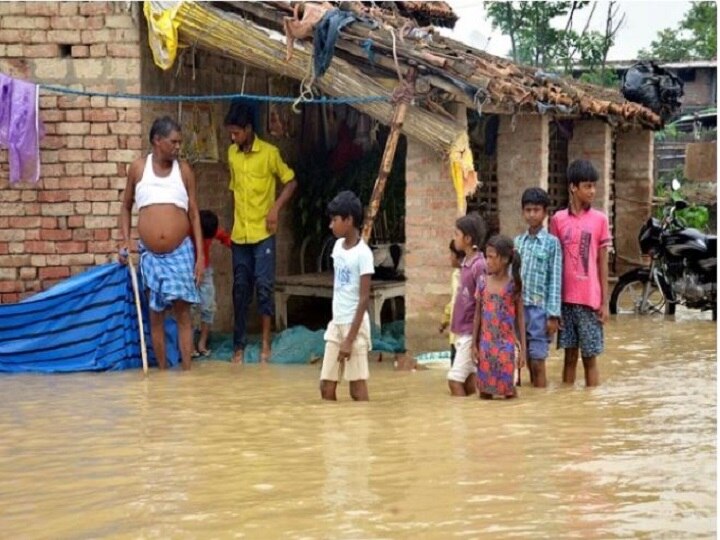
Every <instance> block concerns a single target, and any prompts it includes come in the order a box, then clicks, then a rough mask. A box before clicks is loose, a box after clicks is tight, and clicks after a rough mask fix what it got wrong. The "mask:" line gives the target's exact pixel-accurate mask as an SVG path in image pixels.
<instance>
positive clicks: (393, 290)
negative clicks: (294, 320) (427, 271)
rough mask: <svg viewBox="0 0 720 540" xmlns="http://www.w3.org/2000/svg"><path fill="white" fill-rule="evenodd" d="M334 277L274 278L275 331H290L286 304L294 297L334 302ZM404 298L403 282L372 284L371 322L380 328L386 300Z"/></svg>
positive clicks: (303, 275)
mask: <svg viewBox="0 0 720 540" xmlns="http://www.w3.org/2000/svg"><path fill="white" fill-rule="evenodd" d="M332 295H333V274H332V272H320V273H316V274H299V275H296V276H283V277H280V276H278V277H277V278H275V327H276V329H277V330H282V329H284V328H287V322H288V319H287V302H288V298H290V297H291V296H309V297H312V298H332ZM398 296H405V282H404V281H388V280H377V281H375V280H373V281H371V282H370V308H369V311H370V320H371V322H372V323H373V324H375V325H376V326H377V327H378V328H380V311H381V310H382V306H383V304H384V303H385V300H389V299H391V298H397V297H398Z"/></svg>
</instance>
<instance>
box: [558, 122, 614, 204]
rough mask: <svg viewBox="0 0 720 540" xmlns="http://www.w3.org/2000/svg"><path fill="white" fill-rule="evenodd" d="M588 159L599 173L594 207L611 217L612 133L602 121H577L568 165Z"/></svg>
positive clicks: (569, 148) (569, 150)
mask: <svg viewBox="0 0 720 540" xmlns="http://www.w3.org/2000/svg"><path fill="white" fill-rule="evenodd" d="M576 159H587V160H590V161H591V162H592V164H593V165H594V166H595V168H596V169H597V172H598V177H599V178H598V183H597V188H596V189H597V191H596V193H595V202H594V203H593V206H594V207H595V208H597V209H598V210H602V211H603V212H605V213H606V214H607V215H610V176H611V167H612V131H611V129H610V126H609V125H607V124H606V123H604V122H602V121H600V120H576V121H575V124H574V126H573V135H572V138H571V139H570V142H569V144H568V163H572V162H573V161H574V160H576Z"/></svg>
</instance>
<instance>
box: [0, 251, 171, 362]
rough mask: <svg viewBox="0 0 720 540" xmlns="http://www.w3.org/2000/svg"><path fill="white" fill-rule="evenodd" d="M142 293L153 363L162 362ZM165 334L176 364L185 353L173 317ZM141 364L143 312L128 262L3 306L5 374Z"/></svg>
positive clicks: (0, 340) (0, 345)
mask: <svg viewBox="0 0 720 540" xmlns="http://www.w3.org/2000/svg"><path fill="white" fill-rule="evenodd" d="M138 280H141V276H140V275H139V273H138ZM140 290H142V283H141V282H140ZM140 296H141V298H142V302H143V326H144V329H145V342H146V345H147V351H148V362H149V363H150V365H156V361H155V356H154V354H153V350H152V342H151V340H150V325H149V321H148V311H147V309H148V308H147V302H146V300H145V295H144V294H141V295H140ZM165 334H166V354H167V359H168V364H169V365H171V366H173V365H176V364H177V363H178V360H179V351H178V349H177V327H176V326H175V321H173V320H172V319H170V318H168V319H167V322H166V325H165ZM141 365H142V360H141V357H140V334H139V330H138V321H137V310H136V307H135V300H134V295H133V290H132V282H131V280H130V275H129V268H128V267H126V266H123V265H121V264H118V263H109V264H105V265H101V266H97V267H95V268H92V269H90V270H88V271H86V272H83V273H82V274H78V275H76V276H73V277H71V278H70V279H67V280H65V281H62V282H61V283H58V284H57V285H55V286H54V287H51V288H50V289H48V290H46V291H43V292H41V293H38V294H36V295H34V296H31V297H30V298H28V299H26V300H23V301H22V302H18V303H16V304H5V305H0V372H7V373H28V372H37V373H62V372H72V371H106V370H119V369H132V368H140V367H141Z"/></svg>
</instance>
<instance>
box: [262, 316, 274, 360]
mask: <svg viewBox="0 0 720 540" xmlns="http://www.w3.org/2000/svg"><path fill="white" fill-rule="evenodd" d="M261 319H262V349H261V350H260V363H261V364H264V363H265V362H269V361H270V324H271V322H272V321H271V319H270V315H263V316H262V317H261Z"/></svg>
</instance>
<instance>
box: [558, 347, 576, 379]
mask: <svg viewBox="0 0 720 540" xmlns="http://www.w3.org/2000/svg"><path fill="white" fill-rule="evenodd" d="M577 361H578V349H577V347H575V348H572V349H565V361H564V363H563V377H562V381H563V382H564V383H566V384H575V370H576V369H577Z"/></svg>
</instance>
